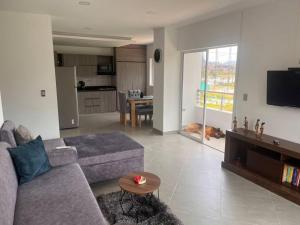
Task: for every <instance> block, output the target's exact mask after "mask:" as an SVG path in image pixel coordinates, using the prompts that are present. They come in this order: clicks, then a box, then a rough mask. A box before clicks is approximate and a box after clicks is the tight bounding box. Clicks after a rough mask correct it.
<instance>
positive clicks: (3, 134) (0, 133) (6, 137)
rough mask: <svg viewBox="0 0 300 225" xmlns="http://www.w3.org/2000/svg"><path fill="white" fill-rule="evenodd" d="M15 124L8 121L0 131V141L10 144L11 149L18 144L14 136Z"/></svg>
mask: <svg viewBox="0 0 300 225" xmlns="http://www.w3.org/2000/svg"><path fill="white" fill-rule="evenodd" d="M15 128H16V127H15V124H14V123H13V122H12V121H10V120H6V121H5V122H4V123H3V125H2V127H1V129H0V141H4V142H6V143H8V144H10V146H11V147H16V146H17V143H16V140H15V136H14V130H15Z"/></svg>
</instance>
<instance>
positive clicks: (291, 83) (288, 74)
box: [267, 69, 300, 107]
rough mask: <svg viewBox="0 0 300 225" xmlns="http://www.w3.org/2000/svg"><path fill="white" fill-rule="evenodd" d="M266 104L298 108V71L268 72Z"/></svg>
mask: <svg viewBox="0 0 300 225" xmlns="http://www.w3.org/2000/svg"><path fill="white" fill-rule="evenodd" d="M267 104H268V105H277V106H290V107H300V70H295V69H291V70H288V71H268V78H267Z"/></svg>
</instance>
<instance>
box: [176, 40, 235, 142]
mask: <svg viewBox="0 0 300 225" xmlns="http://www.w3.org/2000/svg"><path fill="white" fill-rule="evenodd" d="M232 46H237V60H236V66H235V82H234V94H233V110H232V120H233V118H234V117H235V116H236V102H237V83H238V77H239V65H240V59H239V52H240V51H239V49H240V46H239V43H235V44H228V45H219V46H213V47H207V48H197V49H192V50H182V51H181V53H180V55H181V59H180V64H181V65H180V81H181V85H180V102H179V103H180V104H179V124H180V127H179V133H180V134H181V135H183V136H185V137H188V138H190V139H192V140H195V141H197V142H200V143H201V144H205V142H204V138H205V125H206V85H205V90H204V107H203V117H202V120H203V122H202V123H203V124H202V125H203V128H202V135H201V139H200V140H199V139H198V138H195V137H193V136H190V135H186V134H184V133H183V132H182V128H183V126H182V115H183V113H182V106H183V79H184V54H189V53H195V52H206V64H205V83H207V67H208V59H209V50H210V49H216V48H226V47H232ZM205 145H206V144H205Z"/></svg>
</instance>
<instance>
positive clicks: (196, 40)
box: [178, 12, 242, 50]
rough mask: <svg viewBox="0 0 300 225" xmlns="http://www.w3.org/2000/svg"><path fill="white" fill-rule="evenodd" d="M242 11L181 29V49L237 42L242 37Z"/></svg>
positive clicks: (179, 44)
mask: <svg viewBox="0 0 300 225" xmlns="http://www.w3.org/2000/svg"><path fill="white" fill-rule="evenodd" d="M241 18H242V13H241V12H237V13H232V14H228V15H223V16H220V17H216V18H213V19H210V20H207V21H203V22H199V23H195V24H191V25H187V26H184V27H181V28H180V29H179V43H178V49H179V50H192V49H201V48H207V47H217V46H222V45H228V44H236V43H238V41H239V39H240V24H241Z"/></svg>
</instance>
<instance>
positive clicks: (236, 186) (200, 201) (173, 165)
mask: <svg viewBox="0 0 300 225" xmlns="http://www.w3.org/2000/svg"><path fill="white" fill-rule="evenodd" d="M118 118H119V115H118V114H116V113H110V114H101V115H91V116H83V117H81V127H80V128H79V129H73V130H65V131H63V132H62V135H63V136H70V135H79V134H85V133H101V132H109V131H112V130H121V131H124V132H126V133H127V134H128V135H129V136H131V137H132V138H134V139H135V140H137V141H138V142H140V143H141V144H143V145H144V147H145V170H146V171H150V172H153V173H156V174H157V175H159V176H160V177H161V179H162V185H161V189H160V194H161V199H162V200H163V201H164V202H166V203H167V204H168V205H169V206H170V207H171V209H172V210H173V212H174V213H175V214H176V215H177V216H178V217H179V218H180V219H181V220H182V221H183V222H184V224H185V225H200V224H203V225H206V224H207V225H215V224H216V225H217V224H218V225H299V224H300V207H299V206H297V205H295V204H294V203H292V202H289V201H287V200H285V199H283V198H281V197H279V196H277V195H275V194H273V193H271V192H269V191H267V190H265V189H264V188H262V187H260V186H257V185H255V184H253V183H251V182H249V181H247V180H245V179H243V178H241V177H239V176H237V175H235V174H233V173H231V172H228V171H226V170H224V169H222V168H221V161H222V159H223V153H221V152H219V151H215V150H212V149H210V148H209V147H207V146H205V145H202V144H199V143H197V142H195V141H192V140H190V139H188V138H186V137H183V136H181V135H178V134H173V135H165V136H159V135H156V134H153V133H152V130H151V124H150V123H148V124H147V125H145V124H143V127H142V128H136V129H132V128H130V126H129V125H128V127H127V128H126V129H125V128H124V127H123V126H121V125H120V124H119V122H118ZM92 189H93V191H94V193H95V195H99V194H101V193H107V192H111V191H117V190H119V188H118V185H117V181H109V182H104V183H98V184H94V185H92Z"/></svg>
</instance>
